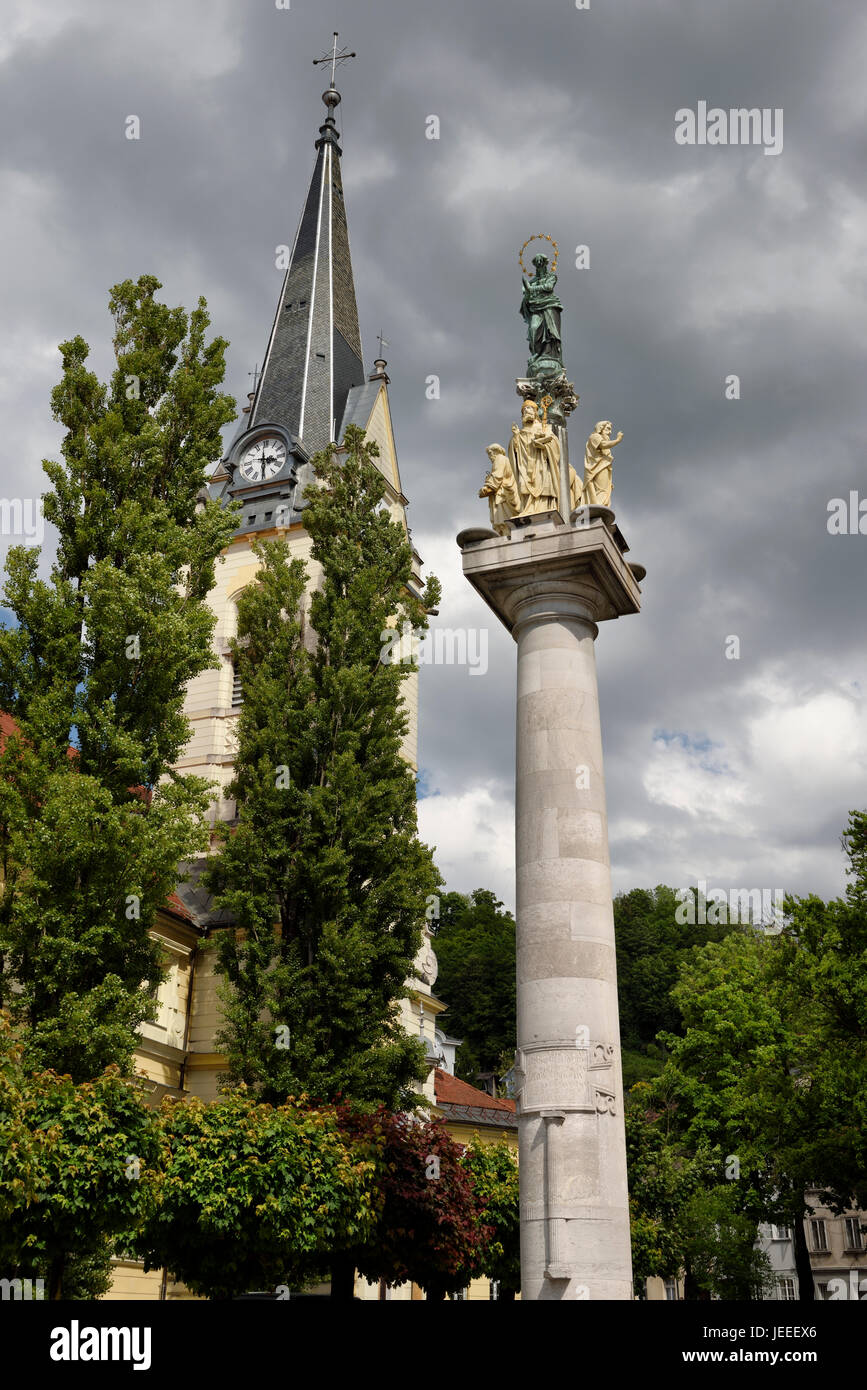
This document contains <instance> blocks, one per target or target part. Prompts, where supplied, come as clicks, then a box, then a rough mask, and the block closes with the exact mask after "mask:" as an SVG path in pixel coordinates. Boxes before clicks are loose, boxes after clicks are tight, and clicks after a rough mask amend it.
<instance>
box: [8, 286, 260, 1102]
mask: <svg viewBox="0 0 867 1390" xmlns="http://www.w3.org/2000/svg"><path fill="white" fill-rule="evenodd" d="M160 288H161V286H160V282H159V281H158V280H157V279H155V278H154V277H153V276H150V275H145V276H142V277H141V278H140V279H139V280H138V281H137V282H135V283H134V282H133V281H131V280H126V281H124V282H123V283H122V284H118V285H115V286H114V288H113V289H112V291H111V297H110V301H109V307H110V310H111V313H112V315H113V318H114V341H113V348H114V357H115V367H114V370H113V372H112V375H111V378H110V380H109V381H108V382H107V383H102V382H100V381H99V379H98V378H97V376H96V375H95V374H94V373H93V372H92V371H91V370H89V368H88V365H87V359H88V355H89V348H88V345H87V343H85V341H84V340H83V339H82V338H81V337H75V338H72V339H70V340H69V341H68V342H64V343H62V344H61V345H60V352H61V355H62V361H63V376H62V379H61V381H60V382H59V384H58V385H57V386H56V387H55V389H54V391H53V393H52V398H51V403H52V410H53V415H54V418H55V419H56V420H58V421H59V422H60V423H61V424H62V425H63V426H64V429H65V435H64V438H63V442H62V446H61V458H60V460H57V461H45V462H43V469H44V471H45V473H46V475H47V477H48V480H49V483H50V488H49V490H48V492H47V493H46V494H45V496H44V498H43V510H44V516H45V519H46V520H47V521H49V522H50V523H52V525H53V526H54V527H56V529H57V554H56V559H55V560H54V563H53V564H52V566H51V569H50V574H49V577H48V578H47V579H43V578H40V577H39V562H40V554H39V551H38V549H36V548H27V547H25V546H14V547H13V548H12V549H11V550H10V552H9V556H8V559H7V563H6V585H5V592H4V598H3V602H4V603H5V605H6V607H7V608H8V609H9V610H11V613H12V615H13V619H14V625H12V626H9V627H7V628H5V629H4V630H3V631H0V709H2V710H3V711H5V712H6V713H7V714H9V715H11V716H13V718H14V720H15V726H16V727H15V729H14V731H13V733H12V734H11V736H9V737H7V739H6V741H5V744H4V747H3V750H2V754H0V874H2V884H0V966H2V973H0V1005H5V1006H6V1007H7V1008H8V1009H9V1010H10V1011H11V1014H12V1016H13V1019H14V1022H15V1024H16V1027H17V1029H18V1030H19V1031H20V1033H21V1037H22V1040H23V1043H24V1046H25V1058H26V1059H27V1060H28V1061H29V1063H30V1064H31V1065H33V1066H37V1067H51V1068H54V1069H55V1070H57V1071H59V1072H63V1073H68V1074H69V1075H70V1076H71V1077H72V1079H73V1080H74V1081H84V1080H88V1079H90V1078H91V1077H94V1076H96V1075H97V1074H98V1073H99V1072H100V1071H102V1069H103V1068H104V1067H105V1066H107V1065H108V1064H109V1063H116V1064H117V1065H119V1066H120V1067H121V1068H122V1069H123V1070H128V1069H129V1066H130V1064H131V1058H132V1053H133V1050H134V1048H135V1045H136V1029H137V1027H138V1025H139V1024H140V1023H141V1021H142V1020H143V1019H145V1018H148V1017H153V1012H152V1010H153V1005H152V1001H151V999H150V991H151V990H152V989H153V987H154V986H155V985H156V984H157V983H158V982H159V980H160V978H161V964H160V960H159V956H158V951H157V947H156V944H155V943H154V942H153V941H152V940H151V938H150V929H151V927H152V925H153V922H154V919H155V915H156V912H157V909H158V908H159V907H160V906H161V904H162V903H164V902H165V900H166V897H167V895H168V894H169V893H170V892H171V891H172V889H173V887H174V885H175V882H176V873H177V866H178V862H179V861H180V860H182V859H184V858H186V857H189V856H190V855H192V854H194V853H196V852H197V851H199V850H201V849H203V848H206V847H207V827H206V825H205V823H204V812H205V810H206V807H207V784H206V783H205V782H204V781H203V780H202V779H196V778H192V777H185V776H183V775H181V774H178V773H176V772H172V770H171V769H172V765H173V763H174V762H175V761H176V760H177V759H178V758H179V757H180V756H181V754H182V752H183V749H184V745H185V744H186V742H187V739H188V736H189V732H190V730H189V725H188V722H187V720H186V718H185V717H184V713H183V703H184V692H185V687H186V685H187V682H188V681H189V680H190V679H191V678H192V677H193V676H196V675H197V674H198V673H199V672H201V671H203V670H204V669H206V668H207V667H209V666H213V665H215V664H216V662H215V658H214V656H213V653H212V650H211V637H212V631H213V625H214V621H215V620H214V616H213V614H212V613H211V611H210V609H209V608H208V606H207V603H206V597H207V594H208V592H209V591H210V589H211V588H212V586H213V582H214V566H215V561H216V558H217V556H218V555H219V553H220V551H221V550H222V549H223V547H224V546H225V545H226V544H227V542H228V540H229V538H230V536H231V534H232V531H233V529H234V526H235V524H236V522H235V518H234V514H233V513H232V511H231V510H229V509H224V508H223V507H221V506H220V505H219V504H218V503H216V502H212V501H210V500H202V499H201V498H200V493H201V490H202V488H203V485H204V484H205V481H206V471H207V469H208V466H209V465H210V464H211V463H212V461H213V460H214V459H215V458H217V457H219V455H220V453H221V451H222V445H221V437H220V430H221V428H222V426H223V425H224V424H226V423H227V422H228V421H230V420H231V419H232V418H233V414H234V402H233V401H232V399H231V398H230V397H229V396H226V395H224V394H223V393H222V392H221V390H220V385H221V382H222V379H223V372H224V354H225V348H226V342H225V340H224V339H222V338H219V337H216V338H213V339H212V340H210V341H208V340H207V337H206V333H207V329H208V325H209V322H210V320H209V317H208V314H207V309H206V305H205V301H204V300H203V299H200V300H199V302H198V306H197V308H195V309H194V310H193V311H192V312H191V313H189V314H188V313H186V312H185V311H184V310H183V309H182V308H169V307H168V306H166V305H164V304H162V303H160V302H159V301H158V300H157V299H156V297H155V295H156V291H157V290H159V289H160Z"/></svg>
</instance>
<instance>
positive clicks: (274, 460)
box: [240, 434, 286, 483]
mask: <svg viewBox="0 0 867 1390" xmlns="http://www.w3.org/2000/svg"><path fill="white" fill-rule="evenodd" d="M285 462H286V445H285V444H284V443H283V440H282V439H281V438H280V437H279V435H276V434H266V435H263V436H262V437H261V438H260V439H257V440H256V443H255V444H251V445H250V447H249V449H246V450H245V451H244V453H243V454H242V455H241V464H240V472H241V477H242V478H246V479H247V482H248V483H263V482H264V481H265V479H266V478H273V477H274V474H275V473H279V472H280V469H281V468H282V467H283V465H284V463H285Z"/></svg>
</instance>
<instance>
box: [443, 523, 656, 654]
mask: <svg viewBox="0 0 867 1390" xmlns="http://www.w3.org/2000/svg"><path fill="white" fill-rule="evenodd" d="M576 516H579V520H578V522H577V523H574V522H573V523H572V524H571V525H569V526H564V525H563V523H562V521H561V519H560V517H559V515H557V514H556V513H550V514H549V513H545V514H543V515H541V516H539V517H538V518H532V517H531V518H527V520H526V521H525V523H524V524H523V525H521V526H520V527H517V526H516V527H513V528H512V529H511V532H510V534H509V535H508V536H496V535H492V534H490V533H489V534H488V535H484V534H482V535H481V536H480V533H479V531H478V530H471V531H462V532H461V533H460V535H459V536H458V545H459V546H460V547H461V553H462V560H463V570H464V574H465V576H466V578H467V579H468V580H469V582H470V583H471V584H472V586H473V588H474V589H475V590H476V592H477V593H479V594H481V596H482V598H483V599H484V600H485V602H486V603H487V605H488V607H489V608H490V609H492V611H493V612H494V613H495V614H496V615H497V617H498V618H499V619H500V622H501V623H503V625H504V626H505V627H506V628H507V629H508V630H509V632H510V633H511V634H512V636H513V637H514V638H515V640H516V641H517V639H518V637H519V636H520V634H521V631H522V630H523V629H525V628H526V626H527V625H528V624H529V625H536V624H539V623H544V622H563V621H567V622H583V623H586V624H587V625H588V626H589V627H590V628H591V629H592V635H593V636H594V637H595V636H596V624H597V623H600V622H605V621H607V620H609V619H611V618H619V617H622V616H623V615H625V614H627V613H637V612H638V611H639V610H640V607H641V591H640V589H639V580H640V579H643V577H644V570H643V568H642V566H640V565H634V566H633V565H630V563H629V562H628V561H627V560H626V558H625V554H624V552H625V550H626V549H627V548H628V547H627V546H626V543H625V541H624V540H623V538H622V536H621V535H620V532H619V531H618V530H617V528H616V527H615V526H614V513H613V512H611V511H610V510H609V509H608V508H607V507H590V508H586V509H585V511H584V514H576Z"/></svg>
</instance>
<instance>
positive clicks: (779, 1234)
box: [771, 1226, 792, 1240]
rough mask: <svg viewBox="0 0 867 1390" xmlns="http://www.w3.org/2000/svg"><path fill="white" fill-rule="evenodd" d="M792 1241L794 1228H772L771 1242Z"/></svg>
mask: <svg viewBox="0 0 867 1390" xmlns="http://www.w3.org/2000/svg"><path fill="white" fill-rule="evenodd" d="M791 1239H792V1228H791V1226H772V1227H771V1240H791Z"/></svg>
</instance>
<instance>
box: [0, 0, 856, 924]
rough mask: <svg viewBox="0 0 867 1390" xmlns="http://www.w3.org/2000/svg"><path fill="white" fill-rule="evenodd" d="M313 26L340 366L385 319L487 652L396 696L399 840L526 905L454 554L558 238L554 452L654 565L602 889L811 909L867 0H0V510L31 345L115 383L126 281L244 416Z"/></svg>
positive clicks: (450, 563)
mask: <svg viewBox="0 0 867 1390" xmlns="http://www.w3.org/2000/svg"><path fill="white" fill-rule="evenodd" d="M334 28H336V29H338V30H340V34H341V42H344V41H345V42H346V43H347V45H348V46H349V47H351V48H354V49H355V50H357V53H358V57H357V58H356V59H355V60H353V61H352V62H351V63H349V64H347V65H346V66H345V67H344V68H343V69H341V73H340V80H339V83H338V85H339V87H340V89H341V91H342V93H343V104H342V106H341V107H340V109H339V111H338V124H339V128H340V130H341V132H342V146H343V152H344V157H343V174H344V185H345V190H346V204H347V210H348V216H349V226H350V235H351V240H352V254H353V261H354V267H355V276H356V284H357V290H358V300H359V309H360V316H361V325H362V338H363V343H364V352H365V360H366V363H367V364H368V365H369V364H370V363H371V361H372V359H373V357H374V356H376V339H375V335H376V333H377V332H378V331H379V330H380V328H382V329H383V330H384V332H385V335H386V337H387V338H388V340H389V344H390V345H389V347H388V349H387V350H386V356H387V358H388V364H389V366H388V370H389V375H390V376H391V387H390V396H391V406H392V412H393V416H394V421H395V427H396V435H397V444H398V451H399V456H400V464H401V472H402V479H403V486H404V491H405V492H406V494H407V495H408V496H409V498H410V499H411V506H410V509H409V517H410V522H411V525H412V528H413V538H414V541H415V543H416V545H417V546H418V548H419V550H420V551H421V554H422V556H423V558H424V560H425V562H426V564H427V566H428V567H429V568H430V569H432V570H433V571H434V572H435V573H437V574H438V575H439V577H440V579H441V580H442V583H443V586H444V600H443V604H442V608H441V618H440V620H439V621H440V622H441V623H442V624H443V625H447V626H450V627H459V626H465V627H472V628H484V629H488V633H489V637H488V659H487V661H488V664H487V671H486V673H485V674H484V675H482V674H475V675H471V674H470V672H469V670H468V669H467V668H466V667H464V668H459V667H456V666H447V665H444V666H439V667H437V666H427V667H425V668H424V670H423V672H422V686H421V707H422V715H421V744H420V761H421V766H422V771H423V785H424V787H425V788H426V791H427V793H428V794H427V795H426V797H425V799H424V800H423V801H422V803H421V807H420V819H421V827H422V832H423V834H424V835H425V837H426V838H427V839H428V840H429V841H430V842H431V843H433V844H436V845H437V847H438V861H439V864H440V867H441V869H442V871H443V873H444V875H445V877H446V879H447V881H448V886H449V887H450V888H457V889H460V890H469V889H472V888H474V887H477V886H482V887H490V888H493V889H494V890H495V891H496V892H497V893H498V894H499V895H500V896H501V897H502V898H503V899H504V900H505V901H506V902H507V903H509V904H510V905H512V904H513V902H514V853H513V786H514V678H515V648H514V644H513V642H512V640H511V638H509V637H508V636H507V635H506V633H505V632H504V631H503V630H501V629H498V628H496V627H494V625H493V619H491V620H490V621H489V613H488V610H487V609H486V608H485V606H484V605H483V604H482V602H481V600H480V599H478V598H477V597H476V596H475V594H474V593H473V591H472V590H471V589H470V588H469V586H468V585H467V584H466V582H465V581H464V580H463V578H462V575H461V571H460V559H459V552H458V550H457V547H456V545H455V535H456V533H457V532H458V531H459V530H461V529H462V528H463V527H465V526H471V525H484V524H486V519H487V518H486V505H485V503H484V502H482V501H480V500H479V499H478V497H477V492H478V488H479V486H480V484H481V481H482V478H483V476H484V472H485V466H486V458H485V454H484V448H485V446H486V445H487V444H489V443H490V442H491V441H492V440H496V439H499V440H500V441H501V442H503V443H507V442H508V437H509V430H510V425H511V422H512V421H513V420H514V419H516V418H517V404H518V399H517V396H516V395H515V387H514V381H515V377H516V376H520V375H523V374H524V371H525V367H526V339H525V333H524V325H523V323H522V321H521V319H520V317H519V314H518V305H519V302H520V272H519V269H518V264H517V252H518V249H519V248H520V246H521V244H522V242H524V241H525V239H526V238H527V237H528V236H530V235H531V233H535V232H546V233H549V234H550V235H551V236H553V237H554V238H555V239H556V240H557V241H558V242H559V244H560V248H561V249H560V264H559V266H558V274H559V286H558V292H559V294H560V295H561V298H562V300H563V303H564V306H565V307H564V314H563V329H564V351H565V358H566V364H567V370H568V374H569V377H570V379H571V380H572V381H573V382H574V383H575V387H576V390H577V391H578V393H579V395H580V397H581V402H580V405H579V407H578V410H577V411H576V413H575V414H574V415H573V416H572V423H571V428H570V438H571V442H572V455H573V459H574V458H575V456H576V455H578V456H579V457H580V455H581V453H582V452H583V444H584V440H585V439H586V437H587V435H588V434H589V432H590V431H591V429H592V428H593V425H594V423H595V421H596V420H598V419H601V418H610V419H611V420H613V422H614V428H615V432H616V431H617V430H622V431H623V433H624V436H625V438H624V442H623V444H622V445H621V447H620V448H619V449H618V451H617V454H616V467H615V475H614V476H615V489H614V497H613V502H612V505H613V507H614V509H615V511H616V513H617V520H618V523H619V525H620V526H621V528H622V529H623V531H624V533H625V535H626V537H627V540H628V542H629V545H630V547H631V552H630V558H631V559H634V560H636V561H640V562H641V563H643V564H644V565H646V567H647V571H648V573H647V579H646V581H645V582H644V585H643V591H644V601H643V610H642V612H641V614H640V615H638V616H632V617H628V618H622V619H620V620H618V621H617V622H612V623H606V624H603V625H602V627H601V630H600V634H599V639H598V642H597V659H598V667H599V682H600V698H601V707H602V721H603V736H604V744H605V759H606V774H607V789H608V807H609V818H610V841H611V858H612V870H613V876H614V884H615V888H617V889H624V888H630V887H633V886H639V885H641V886H652V885H653V884H656V883H660V882H666V883H671V884H673V885H675V886H681V885H686V884H688V883H691V882H693V883H694V882H695V881H696V880H697V879H704V880H705V881H707V883H708V884H709V885H711V886H720V887H724V888H729V887H766V888H774V887H783V888H785V889H787V890H791V891H794V892H797V893H806V892H810V891H812V892H817V893H819V894H821V895H823V896H826V897H827V896H832V895H835V894H837V893H838V892H840V891H841V890H842V887H843V885H844V881H845V880H844V874H843V859H842V855H841V852H840V846H839V836H840V833H841V831H842V829H843V826H844V824H845V821H846V818H847V813H848V811H849V809H850V808H854V807H865V806H867V777H865V771H867V722H865V689H867V650H865V640H864V637H865V632H864V606H865V605H864V590H865V585H864V577H865V572H867V535H864V536H861V535H857V534H856V535H831V534H829V531H828V504H829V501H830V499H832V498H835V497H842V498H845V499H847V501H848V498H849V494H850V491H851V490H853V489H854V490H860V496H862V497H864V498H865V499H867V475H865V466H864V439H865V423H867V421H865V416H867V389H865V345H867V314H865V307H867V306H865V295H867V272H865V267H867V211H865V154H867V125H865V115H867V84H865V81H864V73H865V69H867V11H864V9H863V6H861V5H859V4H857V3H855V0H852V3H837V4H835V5H818V4H816V3H815V0H727V3H726V4H725V5H722V4H718V3H713V2H712V0H692V2H691V3H685V0H680V3H678V2H677V0H591V7H590V9H589V10H577V9H576V7H575V4H574V2H573V0H533V3H532V4H528V3H526V0H473V2H472V3H467V0H329V3H326V4H323V3H322V0H291V8H290V9H287V10H281V9H278V8H277V7H276V5H275V4H274V2H273V0H243V3H242V0H147V3H146V4H142V3H139V2H138V0H136V2H135V3H133V2H132V0H65V3H64V4H63V5H58V4H56V3H49V2H48V0H29V2H27V0H4V5H3V28H2V32H0V62H2V65H3V70H2V82H0V131H2V137H0V181H2V182H0V208H2V213H0V218H2V228H3V254H2V257H0V277H2V325H3V332H2V346H0V353H2V358H0V392H2V397H3V406H4V409H3V413H2V418H3V421H4V436H5V437H4V441H3V454H4V459H3V483H2V485H0V488H2V492H3V494H4V496H6V497H15V496H20V497H24V498H26V497H28V496H30V497H32V496H38V494H39V492H41V491H42V488H43V479H42V474H41V469H40V460H41V458H42V457H43V456H52V455H56V453H57V448H58V444H59V438H60V434H59V430H58V427H57V426H56V425H55V424H54V423H53V421H52V420H51V416H50V410H49V405H48V398H49V392H50V390H51V387H52V386H53V385H54V384H55V382H56V380H57V378H58V375H59V357H58V354H57V350H56V348H57V344H58V342H60V341H61V340H63V339H64V338H67V337H70V336H72V335H73V334H75V333H81V334H82V335H83V336H84V337H85V338H86V339H87V340H88V341H89V342H90V343H91V344H92V346H93V349H94V357H93V361H94V363H95V365H96V366H97V368H98V369H99V370H100V371H101V372H102V373H103V374H105V372H106V370H107V368H108V347H109V341H110V329H111V325H110V320H109V317H108V313H107V308H106V305H107V298H108V290H109V287H110V286H111V285H112V284H113V283H115V282H116V281H118V280H121V279H124V278H126V277H137V276H138V275H140V274H142V273H144V272H153V273H155V274H156V275H157V276H158V277H159V278H160V280H161V281H162V282H163V285H164V287H165V288H164V292H163V296H164V298H165V299H166V300H167V301H168V302H170V303H173V304H174V303H182V304H185V305H188V306H190V305H192V304H193V303H194V302H195V300H196V298H197V296H198V295H199V294H204V295H205V296H206V298H207V300H208V303H209V306H210V309H211V313H212V317H213V325H214V330H215V331H217V332H219V333H221V334H223V335H225V336H226V337H227V338H228V339H229V340H230V341H231V348H230V351H229V356H228V380H227V386H228V389H229V390H230V391H232V392H233V394H235V395H236V396H237V397H238V398H239V400H240V399H242V398H243V396H244V394H245V392H246V391H247V390H248V389H249V378H248V375H247V374H248V372H249V371H250V370H251V368H252V367H253V364H254V362H256V361H260V362H261V360H262V356H263V353H264V349H265V346H266V342H267V336H268V332H269V330H270V326H271V320H272V317H273V312H274V305H275V302H276V297H277V295H278V293H279V288H280V280H281V275H282V272H281V271H279V270H278V269H277V268H276V267H275V263H274V261H275V247H276V246H278V245H279V244H281V243H285V242H289V243H291V241H292V238H293V236H294V232H295V227H296V224H297V220H298V216H299V212H300V207H301V200H302V198H303V195H304V192H305V190H306V186H307V183H308V181H309V178H310V174H311V170H312V164H313V159H314V149H313V140H314V139H315V137H316V134H317V127H318V126H319V124H320V122H321V119H322V116H323V114H324V108H323V106H322V104H321V102H320V99H319V97H320V93H321V91H322V89H323V86H324V85H325V84H324V82H323V79H322V71H321V70H319V71H317V70H316V69H314V68H313V66H312V63H311V59H312V58H313V57H316V56H318V55H319V54H320V53H321V52H322V51H323V50H324V49H325V48H326V47H328V46H330V41H331V30H332V29H334ZM700 102H706V103H707V106H708V107H709V108H713V107H720V108H723V109H724V110H726V111H727V110H728V109H730V108H732V107H741V106H746V107H757V108H760V109H764V108H767V109H768V110H769V111H776V110H778V109H781V110H782V112H783V123H782V136H783V139H782V149H781V151H780V152H779V153H776V154H769V155H766V154H765V153H764V149H763V146H762V145H750V146H744V145H728V146H726V145H700V144H696V145H694V146H688V145H682V144H679V143H677V141H676V140H675V113H676V112H677V111H678V110H679V109H682V108H689V109H692V110H696V111H697V110H698V104H699V103H700ZM129 115H137V116H138V117H139V119H140V121H141V138H140V140H138V141H131V140H128V139H126V138H125V134H124V131H125V122H126V118H127V117H128V116H129ZM431 115H436V116H438V117H439V120H440V138H439V140H430V139H427V138H426V135H425V131H426V121H427V118H428V117H429V116H431ZM777 121H778V122H779V118H777ZM779 136H780V129H779V124H778V126H777V130H776V139H777V141H779ZM579 245H587V246H588V247H589V248H590V258H589V259H590V264H589V267H588V268H585V269H577V268H576V267H575V259H576V257H575V248H576V247H577V246H579ZM434 374H435V375H437V376H438V377H439V378H440V382H441V394H440V399H439V400H427V399H426V395H425V381H426V378H427V377H429V376H430V375H434ZM730 374H736V375H737V376H738V377H739V379H740V399H739V400H729V399H726V378H727V376H729V375H730ZM865 528H867V520H865ZM8 543H9V538H8V537H3V538H2V545H3V549H4V551H5V548H6V546H7V545H8ZM732 635H734V636H737V637H738V638H739V640H740V658H739V659H738V660H727V659H726V655H725V651H726V639H727V638H728V637H730V636H732Z"/></svg>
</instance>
